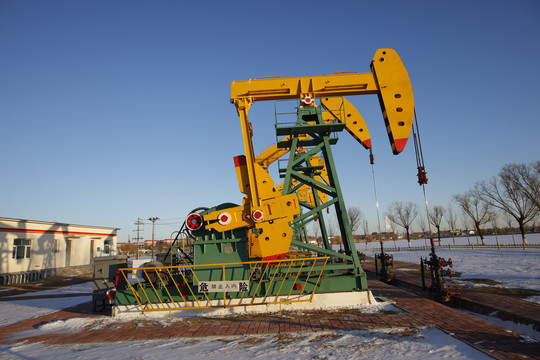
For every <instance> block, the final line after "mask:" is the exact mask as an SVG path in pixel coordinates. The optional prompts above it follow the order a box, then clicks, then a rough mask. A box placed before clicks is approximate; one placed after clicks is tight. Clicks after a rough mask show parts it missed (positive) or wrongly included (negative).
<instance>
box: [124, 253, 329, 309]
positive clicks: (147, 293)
mask: <svg viewBox="0 0 540 360" xmlns="http://www.w3.org/2000/svg"><path fill="white" fill-rule="evenodd" d="M328 259H329V257H309V258H295V259H284V260H267V261H249V262H236V263H222V264H208V265H179V266H162V267H143V268H123V269H119V270H118V273H119V277H120V278H121V279H123V280H124V281H125V284H126V287H127V288H129V289H130V290H131V294H133V296H134V297H135V299H136V302H137V304H132V305H138V310H139V311H141V312H145V311H173V310H187V309H205V308H217V307H221V308H223V307H234V306H252V305H267V304H287V303H293V302H309V301H311V300H312V298H313V295H314V294H315V289H316V288H317V285H318V284H319V283H320V280H321V276H322V274H323V272H324V269H325V267H326V264H327V262H328ZM246 265H247V267H245V266H246ZM315 265H317V268H315ZM239 267H244V269H249V277H248V279H247V280H246V279H244V280H240V281H239V280H238V279H232V278H228V276H232V274H233V273H234V269H238V268H239ZM204 271H212V273H213V278H220V279H221V280H220V281H206V280H205V281H200V280H199V279H198V277H197V273H199V274H201V272H204ZM216 272H217V273H216ZM138 274H140V275H138ZM216 274H217V276H216ZM301 274H302V276H301ZM130 277H131V279H132V281H130ZM293 278H294V280H293V281H292V282H291V281H290V280H291V279H293ZM174 279H176V280H179V281H171V280H174ZM286 279H287V281H286ZM299 279H300V280H299ZM190 280H191V281H192V283H193V285H195V283H197V289H198V290H199V291H194V289H193V287H192V286H186V285H187V284H189V283H190ZM310 280H311V285H310V286H309V287H310V288H311V287H312V290H311V291H310V292H308V291H306V285H308V281H310ZM242 282H244V284H243V285H244V287H241V285H242ZM263 282H264V285H262V284H263ZM286 282H287V283H290V284H286ZM313 282H314V283H313ZM143 284H145V285H143ZM235 284H236V285H237V286H234V285H235ZM220 285H221V286H222V287H221V288H219V286H220ZM204 286H206V287H205V288H203V287H204ZM208 286H215V288H214V290H215V291H212V289H209V287H208ZM226 286H229V288H226ZM253 287H255V290H254V291H253ZM250 289H251V291H250ZM263 289H264V291H262V290H263ZM270 289H277V292H275V293H274V294H272V295H271V294H270ZM158 290H159V291H158ZM201 290H202V291H201ZM204 290H207V291H204ZM221 290H222V291H221ZM209 292H214V293H219V294H221V295H219V296H217V295H214V296H213V297H212V298H211V297H210V296H208V293H209ZM231 292H233V293H234V294H236V295H237V296H229V295H228V293H229V294H230V293H231ZM262 292H264V294H263V293H262ZM250 294H251V295H250ZM117 305H126V304H117Z"/></svg>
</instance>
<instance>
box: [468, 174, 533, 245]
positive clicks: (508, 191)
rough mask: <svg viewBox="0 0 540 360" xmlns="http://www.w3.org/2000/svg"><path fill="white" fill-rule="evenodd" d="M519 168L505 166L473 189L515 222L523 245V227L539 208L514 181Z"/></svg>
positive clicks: (524, 236)
mask: <svg viewBox="0 0 540 360" xmlns="http://www.w3.org/2000/svg"><path fill="white" fill-rule="evenodd" d="M519 168H520V167H519V165H516V164H508V165H505V166H504V167H503V169H502V170H501V171H500V172H499V174H498V175H497V176H494V177H492V178H491V179H489V180H487V181H481V182H479V183H478V184H477V185H476V187H475V189H477V193H478V196H479V197H480V198H481V199H482V200H483V201H485V202H486V203H488V204H490V205H491V206H493V207H495V208H497V209H500V210H501V211H503V212H506V213H508V214H510V215H511V216H512V217H513V218H514V219H515V220H516V222H517V223H518V226H519V231H520V232H521V239H522V241H523V244H527V236H526V235H525V225H526V224H527V223H529V222H530V221H531V220H533V219H534V218H535V217H536V215H538V214H539V213H540V207H537V206H536V205H535V204H534V202H533V201H531V199H530V198H529V196H527V195H526V193H525V191H523V186H521V185H519V183H518V182H516V181H515V179H516V178H519V176H520V175H519Z"/></svg>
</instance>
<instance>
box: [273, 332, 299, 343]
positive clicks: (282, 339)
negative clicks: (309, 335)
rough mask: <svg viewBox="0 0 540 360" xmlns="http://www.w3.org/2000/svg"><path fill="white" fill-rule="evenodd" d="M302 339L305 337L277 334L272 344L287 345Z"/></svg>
mask: <svg viewBox="0 0 540 360" xmlns="http://www.w3.org/2000/svg"><path fill="white" fill-rule="evenodd" d="M304 338H305V336H294V335H291V334H286V333H279V334H277V336H276V339H275V340H274V341H273V342H274V344H277V345H289V344H292V343H293V342H296V341H299V340H302V339H304Z"/></svg>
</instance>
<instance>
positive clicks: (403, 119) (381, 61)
mask: <svg viewBox="0 0 540 360" xmlns="http://www.w3.org/2000/svg"><path fill="white" fill-rule="evenodd" d="M370 69H371V71H370V72H368V73H357V72H344V73H333V74H331V75H322V76H307V77H288V78H257V79H254V80H245V81H233V82H232V83H231V98H230V102H231V103H232V104H233V105H235V107H236V111H237V113H238V116H239V117H240V124H241V129H242V139H243V144H244V150H245V154H244V155H239V156H236V157H235V158H234V165H235V168H236V174H237V178H238V184H239V188H240V191H241V192H242V193H243V194H244V198H243V199H242V203H241V204H240V205H237V204H232V203H225V204H220V205H217V206H214V207H212V208H198V209H196V210H194V211H192V212H191V213H190V214H189V215H188V216H187V219H186V221H185V223H184V224H183V226H182V229H181V230H182V231H181V232H182V233H186V234H187V235H188V236H189V237H190V238H191V239H192V254H191V255H190V257H189V259H190V262H191V264H190V266H193V267H194V269H195V270H193V271H192V272H191V273H189V274H188V275H186V273H185V272H182V271H183V270H182V268H181V267H178V268H177V270H176V272H174V271H173V272H171V271H169V270H167V271H168V272H167V274H165V276H161V277H159V276H158V277H157V279H158V280H157V281H156V282H157V283H158V284H157V285H158V287H163V288H165V291H166V292H167V294H169V297H170V298H171V300H172V301H175V299H180V298H181V299H184V300H185V299H195V300H196V299H198V298H201V295H204V296H205V297H206V298H207V299H210V300H211V299H212V298H213V297H214V298H216V299H217V298H219V296H222V295H224V294H225V291H223V293H219V292H210V291H208V288H207V287H206V286H207V285H208V284H210V285H212V286H225V285H230V286H233V285H235V287H234V290H235V291H232V290H229V291H228V292H227V297H228V298H234V297H243V296H246V295H247V296H261V297H265V298H266V297H267V296H269V295H276V296H277V295H278V294H280V293H281V292H282V289H283V288H287V289H289V288H290V290H287V291H289V293H293V294H294V293H303V292H316V293H333V292H350V291H366V290H367V281H366V275H365V273H364V271H363V270H362V267H361V262H360V259H359V257H358V253H357V251H356V247H355V242H354V239H353V234H352V231H351V227H350V223H349V219H348V216H347V211H346V206H345V201H344V197H343V194H342V190H341V187H340V184H339V181H338V175H337V169H336V166H335V162H334V156H333V153H332V146H333V145H335V144H336V143H337V141H338V138H337V136H336V134H337V133H339V132H341V131H343V130H347V131H348V132H349V133H350V134H351V135H352V136H353V137H354V138H355V139H356V140H357V141H358V142H359V143H360V144H361V145H362V146H363V147H364V148H365V149H370V148H371V138H370V135H369V131H368V129H367V125H366V123H365V121H364V119H363V118H362V116H361V115H360V113H359V112H358V111H357V110H356V109H355V108H354V106H353V105H352V104H351V103H350V102H349V101H348V100H347V99H346V98H345V97H347V96H353V95H377V97H378V99H379V104H380V106H381V110H382V114H383V118H384V123H385V126H386V130H387V133H388V138H389V141H390V145H391V148H392V152H393V154H395V155H397V154H399V153H401V152H402V151H403V150H404V148H405V145H406V144H407V140H408V138H409V135H410V133H411V128H412V125H413V119H414V97H413V91H412V86H411V82H410V80H409V76H408V73H407V70H406V69H405V66H404V65H403V63H402V61H401V59H400V58H399V56H398V54H397V53H396V52H395V51H394V50H393V49H379V50H377V51H376V53H375V56H374V57H373V60H372V62H371V65H370ZM280 100H296V101H297V109H296V120H295V122H294V123H292V124H291V123H280V122H279V121H278V122H276V138H277V142H276V144H274V145H272V146H271V147H270V148H268V149H266V150H265V151H263V152H262V153H261V154H259V155H256V153H255V150H254V144H253V141H252V138H253V129H252V124H251V122H250V121H249V119H248V113H249V110H250V108H251V106H252V105H253V104H255V103H256V102H259V101H280ZM287 155H288V159H285V160H286V161H284V162H285V163H286V166H284V167H283V168H281V169H280V170H279V176H280V178H282V179H283V182H282V183H281V184H278V185H276V183H275V182H274V180H273V179H272V177H271V176H270V173H269V171H268V167H269V166H270V165H271V164H272V163H274V162H275V161H277V160H278V159H281V158H283V157H286V156H287ZM330 208H333V210H334V213H335V214H336V217H337V224H338V227H339V234H340V236H337V237H334V238H337V239H339V241H340V243H339V244H338V245H336V244H335V243H334V244H331V242H330V240H329V236H328V226H327V224H326V223H325V216H323V215H322V214H323V213H324V210H327V212H328V211H329V210H330ZM313 221H317V222H318V224H319V227H320V230H321V236H322V242H323V244H322V246H317V245H314V244H311V243H310V242H309V241H308V239H307V236H305V228H306V226H307V224H310V223H311V222H313ZM179 233H180V232H179ZM177 238H178V236H177ZM337 247H339V248H340V249H342V251H338V250H337V249H336V248H337ZM171 249H172V253H177V252H179V251H181V250H180V249H179V246H176V245H173V246H172V247H171ZM173 255H174V254H173ZM185 255H186V254H183V253H182V254H176V255H175V257H176V258H185ZM172 258H173V257H171V259H172ZM306 258H312V259H317V260H314V261H312V262H311V263H310V265H309V266H308V267H304V266H303V265H300V264H304V261H305V259H306ZM284 260H290V262H289V263H288V264H289V265H287V266H281V264H282V261H284ZM166 262H167V261H166ZM167 263H168V262H167ZM176 265H177V264H176ZM225 266H227V270H225ZM203 267H204V269H203ZM221 269H223V270H221ZM156 271H157V270H156ZM179 271H180V272H179ZM323 271H324V275H323ZM314 274H315V275H316V276H314ZM276 277H277V278H281V279H282V280H281V282H275V281H274V279H275V278H276ZM126 280H127V279H126ZM231 281H236V282H239V283H238V284H236V283H234V284H232V283H230V282H231ZM240 283H242V284H244V285H250V284H252V285H254V284H256V286H244V287H243V292H242V291H239V289H238V287H237V286H236V285H238V286H239V284H240ZM201 284H203V285H204V287H203V288H202V287H201ZM150 285H152V284H150ZM145 286H146V287H149V285H148V284H146V285H145V284H144V283H139V284H135V286H131V287H130V286H126V287H125V290H124V291H123V292H122V291H121V290H118V291H117V303H130V302H131V303H134V302H135V301H139V303H141V301H143V300H144V296H143V295H142V292H141V291H140V288H141V287H142V288H144V287H145ZM152 286H153V285H152ZM143 290H144V289H143ZM154 290H155V291H156V292H157V290H156V289H155V287H154ZM133 292H135V293H134V294H131V293H133ZM143 292H144V291H143ZM162 292H164V291H162ZM173 293H174V294H173ZM137 294H138V295H137ZM171 294H173V295H171Z"/></svg>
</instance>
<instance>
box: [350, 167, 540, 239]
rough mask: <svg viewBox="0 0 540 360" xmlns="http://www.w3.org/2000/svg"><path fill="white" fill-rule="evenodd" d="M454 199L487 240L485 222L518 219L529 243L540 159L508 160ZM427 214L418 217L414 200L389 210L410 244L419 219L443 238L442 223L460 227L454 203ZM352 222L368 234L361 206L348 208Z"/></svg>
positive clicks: (538, 198) (539, 194)
mask: <svg viewBox="0 0 540 360" xmlns="http://www.w3.org/2000/svg"><path fill="white" fill-rule="evenodd" d="M452 200H453V202H454V203H455V204H456V205H457V206H458V208H459V210H461V215H462V219H463V222H464V224H465V228H468V226H467V225H468V224H472V226H473V228H474V230H475V232H476V234H477V235H478V236H479V237H480V239H481V241H482V244H485V240H484V232H483V231H482V228H481V227H482V226H483V225H485V224H488V223H491V224H493V227H494V228H497V224H498V222H499V221H500V220H501V219H503V220H504V221H505V223H506V225H508V227H509V228H511V227H512V226H511V224H512V222H513V221H515V222H516V223H517V224H518V227H519V231H520V233H521V238H522V241H523V243H524V244H527V236H526V235H525V226H526V225H527V224H529V223H530V222H531V221H533V220H534V219H535V218H536V216H538V215H539V214H540V161H535V162H532V163H530V164H524V163H523V164H507V165H505V166H504V167H503V168H502V169H501V170H500V171H499V173H498V174H497V175H495V176H493V177H491V178H490V179H488V180H483V181H479V182H477V183H476V184H475V185H474V186H473V187H472V188H471V189H470V190H468V191H467V192H465V193H463V194H457V195H454V196H453V197H452ZM428 211H429V214H428V216H427V217H426V218H427V219H429V224H427V223H426V220H425V218H424V217H420V218H419V217H418V215H419V208H418V206H417V205H416V204H415V203H413V202H401V201H394V202H392V203H391V204H390V205H389V207H388V210H387V212H386V214H385V215H386V218H387V219H389V221H390V225H391V226H392V227H394V226H395V225H397V226H399V227H401V228H403V229H404V230H405V234H406V237H407V240H408V242H409V246H411V242H410V234H411V227H412V226H413V224H414V223H415V221H416V224H417V225H418V226H419V227H420V229H421V230H422V232H424V233H425V232H426V230H429V228H430V225H433V226H434V227H435V228H436V229H437V233H438V237H439V239H440V233H441V227H442V226H443V225H444V223H446V224H447V225H448V229H449V230H451V232H452V234H454V233H455V232H456V230H457V228H458V221H459V214H458V213H457V212H456V211H455V210H454V207H453V205H452V204H450V205H449V206H447V207H444V206H440V205H437V206H434V207H433V208H431V209H429V210H428ZM348 215H349V222H350V223H351V228H352V229H353V232H354V231H356V230H357V229H358V228H359V227H360V226H361V225H363V226H364V233H365V234H367V233H368V232H367V221H365V220H364V219H363V215H362V212H361V211H360V209H359V208H356V207H353V208H349V209H348Z"/></svg>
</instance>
